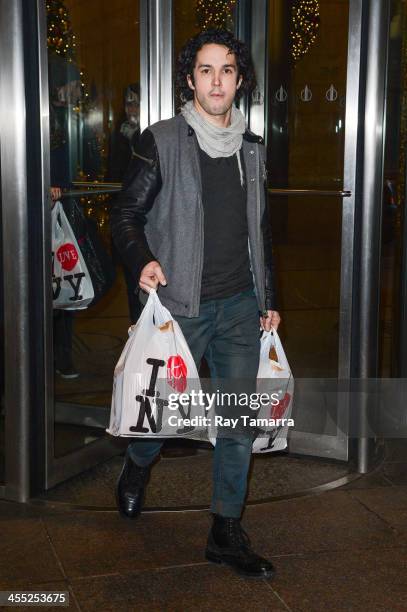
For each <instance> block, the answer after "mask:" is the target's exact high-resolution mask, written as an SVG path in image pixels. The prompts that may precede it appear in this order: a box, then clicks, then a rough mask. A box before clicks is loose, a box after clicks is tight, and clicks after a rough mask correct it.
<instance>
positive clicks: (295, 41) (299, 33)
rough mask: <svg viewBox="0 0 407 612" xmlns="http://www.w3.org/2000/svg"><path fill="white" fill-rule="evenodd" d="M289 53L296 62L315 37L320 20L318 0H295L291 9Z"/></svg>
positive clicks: (306, 50)
mask: <svg viewBox="0 0 407 612" xmlns="http://www.w3.org/2000/svg"><path fill="white" fill-rule="evenodd" d="M291 14H292V29H291V32H290V35H291V55H292V58H293V60H294V63H295V62H298V60H300V59H301V58H302V57H304V55H306V54H307V53H308V51H309V50H310V48H311V47H312V45H313V44H314V42H315V41H316V39H317V36H318V30H319V26H320V22H321V18H320V14H319V0H295V2H294V3H293V7H292V9H291Z"/></svg>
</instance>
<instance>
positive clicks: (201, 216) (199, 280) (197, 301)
mask: <svg viewBox="0 0 407 612" xmlns="http://www.w3.org/2000/svg"><path fill="white" fill-rule="evenodd" d="M192 144H193V149H194V162H195V171H196V176H197V179H198V184H199V191H198V210H199V241H200V244H199V245H198V247H199V248H198V270H197V277H196V295H195V303H194V309H195V310H196V313H197V314H198V313H199V304H200V302H201V286H202V268H203V250H204V227H203V226H204V210H203V205H202V176H201V166H200V162H199V155H198V146H199V145H198V142H197V139H196V136H195V135H194V142H193V143H192Z"/></svg>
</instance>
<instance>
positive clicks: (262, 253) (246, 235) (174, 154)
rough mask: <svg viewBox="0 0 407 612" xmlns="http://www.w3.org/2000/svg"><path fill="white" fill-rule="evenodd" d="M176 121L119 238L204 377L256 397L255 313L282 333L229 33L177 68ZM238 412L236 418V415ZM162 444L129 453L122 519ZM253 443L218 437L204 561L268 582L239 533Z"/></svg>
mask: <svg viewBox="0 0 407 612" xmlns="http://www.w3.org/2000/svg"><path fill="white" fill-rule="evenodd" d="M177 84H178V87H179V89H180V93H181V98H182V99H184V100H187V102H186V103H185V104H184V106H183V107H182V108H181V114H179V115H177V116H176V117H174V118H172V119H170V120H167V121H160V122H158V123H156V124H155V125H152V126H150V127H149V128H148V129H147V130H145V131H144V133H143V134H142V136H141V140H140V144H139V147H138V151H137V152H136V159H137V163H135V164H134V165H133V167H132V169H131V171H130V173H129V174H128V176H127V177H126V180H125V184H124V188H123V191H122V194H121V196H120V198H119V199H118V201H117V204H116V207H115V209H114V210H113V214H112V219H111V220H112V232H113V237H114V239H115V242H116V244H117V247H118V249H119V251H120V252H121V254H122V257H123V259H124V261H126V262H127V265H128V266H129V268H130V269H131V270H132V272H133V274H134V275H135V277H136V278H137V280H138V281H139V285H140V287H141V289H142V290H143V291H144V292H147V293H148V291H149V290H150V289H151V288H157V287H159V295H160V299H161V301H162V302H163V304H164V305H165V306H166V307H167V308H169V310H170V311H171V313H172V315H173V316H174V318H175V319H176V320H177V321H178V322H179V324H180V326H181V329H182V331H183V333H184V335H185V338H186V340H187V342H188V344H189V347H190V349H191V352H192V355H193V357H194V359H195V362H196V364H197V366H198V367H199V363H200V361H201V359H202V357H203V356H205V358H206V360H207V362H208V365H209V368H210V371H211V376H212V377H214V378H216V379H218V378H220V379H222V380H223V379H225V380H227V381H231V380H234V381H235V382H236V384H240V381H241V380H242V379H243V378H244V379H246V380H247V379H248V380H250V381H252V388H254V387H255V380H256V375H257V370H258V364H259V311H260V314H261V315H262V316H261V317H260V323H261V326H262V327H263V329H266V330H270V328H271V326H273V327H274V328H277V327H278V324H279V322H280V317H279V314H278V312H276V311H275V310H274V308H275V305H274V291H273V278H272V260H271V243H270V236H269V223H268V217H267V214H266V195H265V163H264V146H263V145H262V142H263V141H262V139H261V138H259V137H257V136H255V135H254V134H252V133H250V132H249V131H248V130H246V127H245V121H244V117H243V115H242V114H241V112H240V111H239V110H238V109H237V108H236V107H235V106H234V104H233V102H234V100H235V98H236V97H237V96H239V95H240V94H241V93H242V92H247V93H249V92H250V91H251V90H252V89H253V87H254V85H255V78H254V71H253V67H252V62H251V59H250V55H249V53H248V50H247V48H246V47H245V45H244V44H243V43H241V42H240V41H237V40H236V39H234V37H233V35H232V34H231V33H230V32H227V31H222V30H208V31H206V32H201V33H200V34H198V35H197V36H195V37H194V38H192V39H191V40H190V41H188V43H187V44H186V46H185V47H184V49H183V50H182V51H181V54H180V57H179V60H178V74H177ZM236 410H238V407H236ZM161 444H162V442H161V441H160V440H157V439H155V440H151V439H150V440H145V439H143V440H140V439H138V440H135V441H134V442H132V443H130V444H129V447H128V451H127V456H126V460H125V463H124V467H123V470H122V473H121V476H120V479H119V482H118V487H117V499H118V505H119V510H120V512H121V514H122V515H123V516H126V517H128V518H134V517H135V516H137V515H138V514H139V513H140V510H141V505H142V499H143V493H144V488H145V484H146V481H147V479H148V475H149V470H150V466H151V464H152V462H153V461H154V459H155V458H156V457H157V456H158V454H159V451H160V447H161ZM251 448H252V436H251V435H249V434H247V433H246V435H245V434H244V433H243V434H242V435H240V436H239V435H236V436H230V437H228V436H225V435H223V436H219V435H218V437H217V440H216V447H215V451H214V469H213V480H214V482H213V498H212V505H211V511H212V513H213V514H214V521H213V526H212V529H211V531H210V533H209V537H208V544H207V549H206V558H207V559H209V560H211V561H214V562H217V563H226V564H228V565H230V566H232V567H233V569H235V570H236V571H237V572H239V573H241V574H244V575H249V576H257V577H264V576H272V575H273V574H274V568H273V566H272V564H271V563H270V562H269V561H267V560H266V559H263V558H261V557H259V556H258V555H256V554H255V553H254V552H253V551H252V550H251V548H250V543H249V540H248V538H247V535H246V534H245V532H244V531H243V529H242V527H241V524H240V517H241V513H242V510H243V507H244V500H245V495H246V488H247V474H248V469H249V465H250V459H251Z"/></svg>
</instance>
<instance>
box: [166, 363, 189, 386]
mask: <svg viewBox="0 0 407 612" xmlns="http://www.w3.org/2000/svg"><path fill="white" fill-rule="evenodd" d="M187 372H188V368H187V364H186V363H185V361H184V360H183V359H182V357H181V356H180V355H172V356H171V357H169V359H168V361H167V382H168V384H169V385H170V386H171V387H172V388H173V389H175V390H176V391H178V393H183V392H184V391H185V389H186V387H187Z"/></svg>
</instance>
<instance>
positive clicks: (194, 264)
mask: <svg viewBox="0 0 407 612" xmlns="http://www.w3.org/2000/svg"><path fill="white" fill-rule="evenodd" d="M148 129H149V130H150V131H151V132H152V133H153V135H154V139H155V142H156V145H157V150H158V155H159V159H160V169H161V176H162V188H161V190H160V192H159V194H158V195H157V197H156V199H155V202H154V205H153V207H152V209H151V210H150V212H149V213H148V215H147V224H146V226H145V232H146V237H147V241H148V244H149V247H150V249H151V251H152V252H153V253H154V255H155V257H156V258H157V259H158V261H159V262H160V264H161V267H162V269H163V272H164V274H165V277H166V279H167V283H168V284H167V286H166V287H162V286H160V288H159V291H158V294H159V297H160V300H161V301H162V303H163V304H164V306H166V307H167V308H168V309H169V310H170V312H171V314H173V315H179V316H186V317H197V316H198V315H199V302H200V295H201V278H202V264H203V244H204V241H203V207H202V195H201V194H202V186H201V171H200V163H199V153H198V143H197V140H196V136H195V134H192V135H189V130H188V124H187V123H186V121H185V119H184V118H183V117H182V116H181V115H177V116H176V117H173V118H172V119H168V120H165V121H159V122H158V123H155V124H154V125H151V126H149V128H148ZM242 150H243V158H244V164H245V168H246V180H247V224H248V234H249V244H248V248H249V254H250V264H251V269H252V273H253V279H254V286H255V291H256V296H257V302H258V305H259V310H264V307H265V272H264V248H263V237H262V232H261V219H262V216H263V212H264V207H265V189H264V181H265V164H264V146H263V145H261V144H258V143H256V142H248V141H247V140H245V139H243V146H242Z"/></svg>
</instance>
